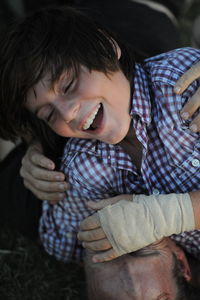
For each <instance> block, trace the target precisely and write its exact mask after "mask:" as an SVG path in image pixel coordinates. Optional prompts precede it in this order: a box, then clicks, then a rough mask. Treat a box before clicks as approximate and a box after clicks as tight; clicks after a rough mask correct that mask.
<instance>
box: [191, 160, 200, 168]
mask: <svg viewBox="0 0 200 300" xmlns="http://www.w3.org/2000/svg"><path fill="white" fill-rule="evenodd" d="M192 165H193V167H199V166H200V161H199V160H198V159H197V158H194V159H193V160H192Z"/></svg>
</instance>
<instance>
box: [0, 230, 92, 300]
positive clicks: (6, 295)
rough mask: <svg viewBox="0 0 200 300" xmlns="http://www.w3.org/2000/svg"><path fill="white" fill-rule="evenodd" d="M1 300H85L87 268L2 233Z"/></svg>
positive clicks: (0, 240) (15, 234) (4, 231)
mask: <svg viewBox="0 0 200 300" xmlns="http://www.w3.org/2000/svg"><path fill="white" fill-rule="evenodd" d="M0 245H1V246H0V265H1V268H0V299H2V300H22V299H23V300H47V299H48V300H55V299H56V300H78V299H82V300H85V299H87V298H86V295H85V280H84V271H83V268H82V267H81V266H80V265H78V264H75V263H70V264H64V263H60V262H58V261H56V260H55V259H54V258H52V257H49V256H48V255H47V254H46V253H45V252H44V251H43V250H42V249H41V248H40V247H39V246H37V245H36V243H35V242H32V241H30V240H29V239H27V238H25V237H23V236H21V235H20V234H18V233H16V232H13V231H11V230H8V229H6V228H4V229H1V231H0Z"/></svg>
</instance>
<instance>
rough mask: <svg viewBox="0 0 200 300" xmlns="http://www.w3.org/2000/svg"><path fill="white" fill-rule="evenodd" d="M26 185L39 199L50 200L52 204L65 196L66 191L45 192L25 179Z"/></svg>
mask: <svg viewBox="0 0 200 300" xmlns="http://www.w3.org/2000/svg"><path fill="white" fill-rule="evenodd" d="M24 185H25V187H26V188H27V189H29V190H30V191H31V192H32V193H33V194H34V195H35V196H36V197H37V198H38V199H40V200H43V201H44V200H47V201H50V202H51V204H55V203H57V202H58V201H60V200H63V199H64V198H65V193H63V192H45V191H41V190H38V189H36V188H35V187H34V186H33V185H31V184H30V183H29V182H28V181H24Z"/></svg>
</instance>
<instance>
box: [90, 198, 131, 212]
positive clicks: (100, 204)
mask: <svg viewBox="0 0 200 300" xmlns="http://www.w3.org/2000/svg"><path fill="white" fill-rule="evenodd" d="M132 199H133V195H130V194H122V195H117V196H115V197H112V198H108V199H102V200H99V201H97V202H94V201H88V202H87V203H86V205H87V206H88V207H89V208H91V209H94V210H99V209H102V208H104V207H106V206H108V205H112V204H115V203H117V202H118V201H120V200H128V201H132Z"/></svg>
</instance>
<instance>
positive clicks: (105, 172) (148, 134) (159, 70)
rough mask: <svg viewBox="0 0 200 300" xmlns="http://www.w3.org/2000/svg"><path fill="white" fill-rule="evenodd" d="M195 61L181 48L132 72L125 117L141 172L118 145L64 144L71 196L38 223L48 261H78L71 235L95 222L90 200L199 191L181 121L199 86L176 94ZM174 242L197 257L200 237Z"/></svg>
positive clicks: (193, 141) (195, 156)
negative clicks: (176, 87)
mask: <svg viewBox="0 0 200 300" xmlns="http://www.w3.org/2000/svg"><path fill="white" fill-rule="evenodd" d="M199 59H200V50H195V49H191V48H184V49H177V50H174V51H170V52H168V53H165V54H161V55H158V56H155V57H153V58H150V59H147V60H146V61H145V63H144V64H143V65H139V64H136V68H135V74H134V87H133V96H132V107H131V112H130V114H131V116H132V121H133V122H132V124H133V127H134V129H135V131H136V135H137V138H138V140H139V141H140V142H141V143H142V145H143V157H142V164H141V170H140V172H138V171H137V169H136V166H135V165H134V164H133V162H132V160H131V158H130V156H129V155H128V154H126V153H125V152H124V150H123V149H122V148H121V146H120V145H109V144H105V143H103V142H100V141H97V140H83V139H82V140H81V139H75V138H72V139H70V140H69V141H68V142H67V144H66V146H65V150H64V155H63V159H62V170H63V171H64V173H65V174H66V179H67V180H68V182H69V183H70V184H71V188H70V190H68V191H67V193H66V198H65V200H64V201H60V202H59V204H57V205H54V206H52V205H50V204H49V203H48V202H44V204H43V214H42V217H41V220H40V236H41V240H42V242H43V245H44V247H45V249H46V251H47V252H48V253H49V254H51V255H54V256H55V257H56V258H57V259H59V260H63V261H70V260H79V259H81V258H82V252H83V251H82V248H81V244H80V242H79V241H78V240H77V238H76V235H77V232H78V229H79V224H80V221H81V220H83V219H84V218H85V217H87V216H88V215H90V214H92V211H91V210H90V209H88V208H87V207H86V205H85V202H86V201H87V200H94V201H98V199H102V198H108V197H112V196H115V195H117V194H130V193H136V194H140V193H143V194H146V195H150V194H166V193H172V192H176V193H185V192H189V191H194V190H197V189H200V172H199V170H200V135H199V134H197V133H192V132H191V131H190V130H189V128H188V125H189V122H188V121H184V120H182V119H181V117H180V114H179V112H180V110H181V108H182V106H183V105H184V103H185V102H186V101H187V100H188V99H189V98H190V97H191V96H192V95H193V94H194V92H195V91H196V89H197V87H198V86H199V83H198V81H195V82H193V83H192V84H191V85H190V86H189V88H188V89H187V90H186V91H185V92H184V93H183V95H181V96H180V95H176V94H175V93H174V91H173V87H174V85H175V83H176V81H177V80H178V78H179V77H180V75H181V74H182V73H183V72H185V71H186V70H187V69H188V68H189V67H190V66H191V65H192V64H193V63H195V62H197V61H198V60H199ZM173 238H174V239H175V240H176V241H177V242H178V243H179V244H180V245H181V246H182V247H184V249H186V250H187V251H188V252H190V253H191V254H193V255H196V256H197V255H198V253H199V252H200V231H193V232H190V233H183V234H180V235H177V236H175V235H174V236H173Z"/></svg>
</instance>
